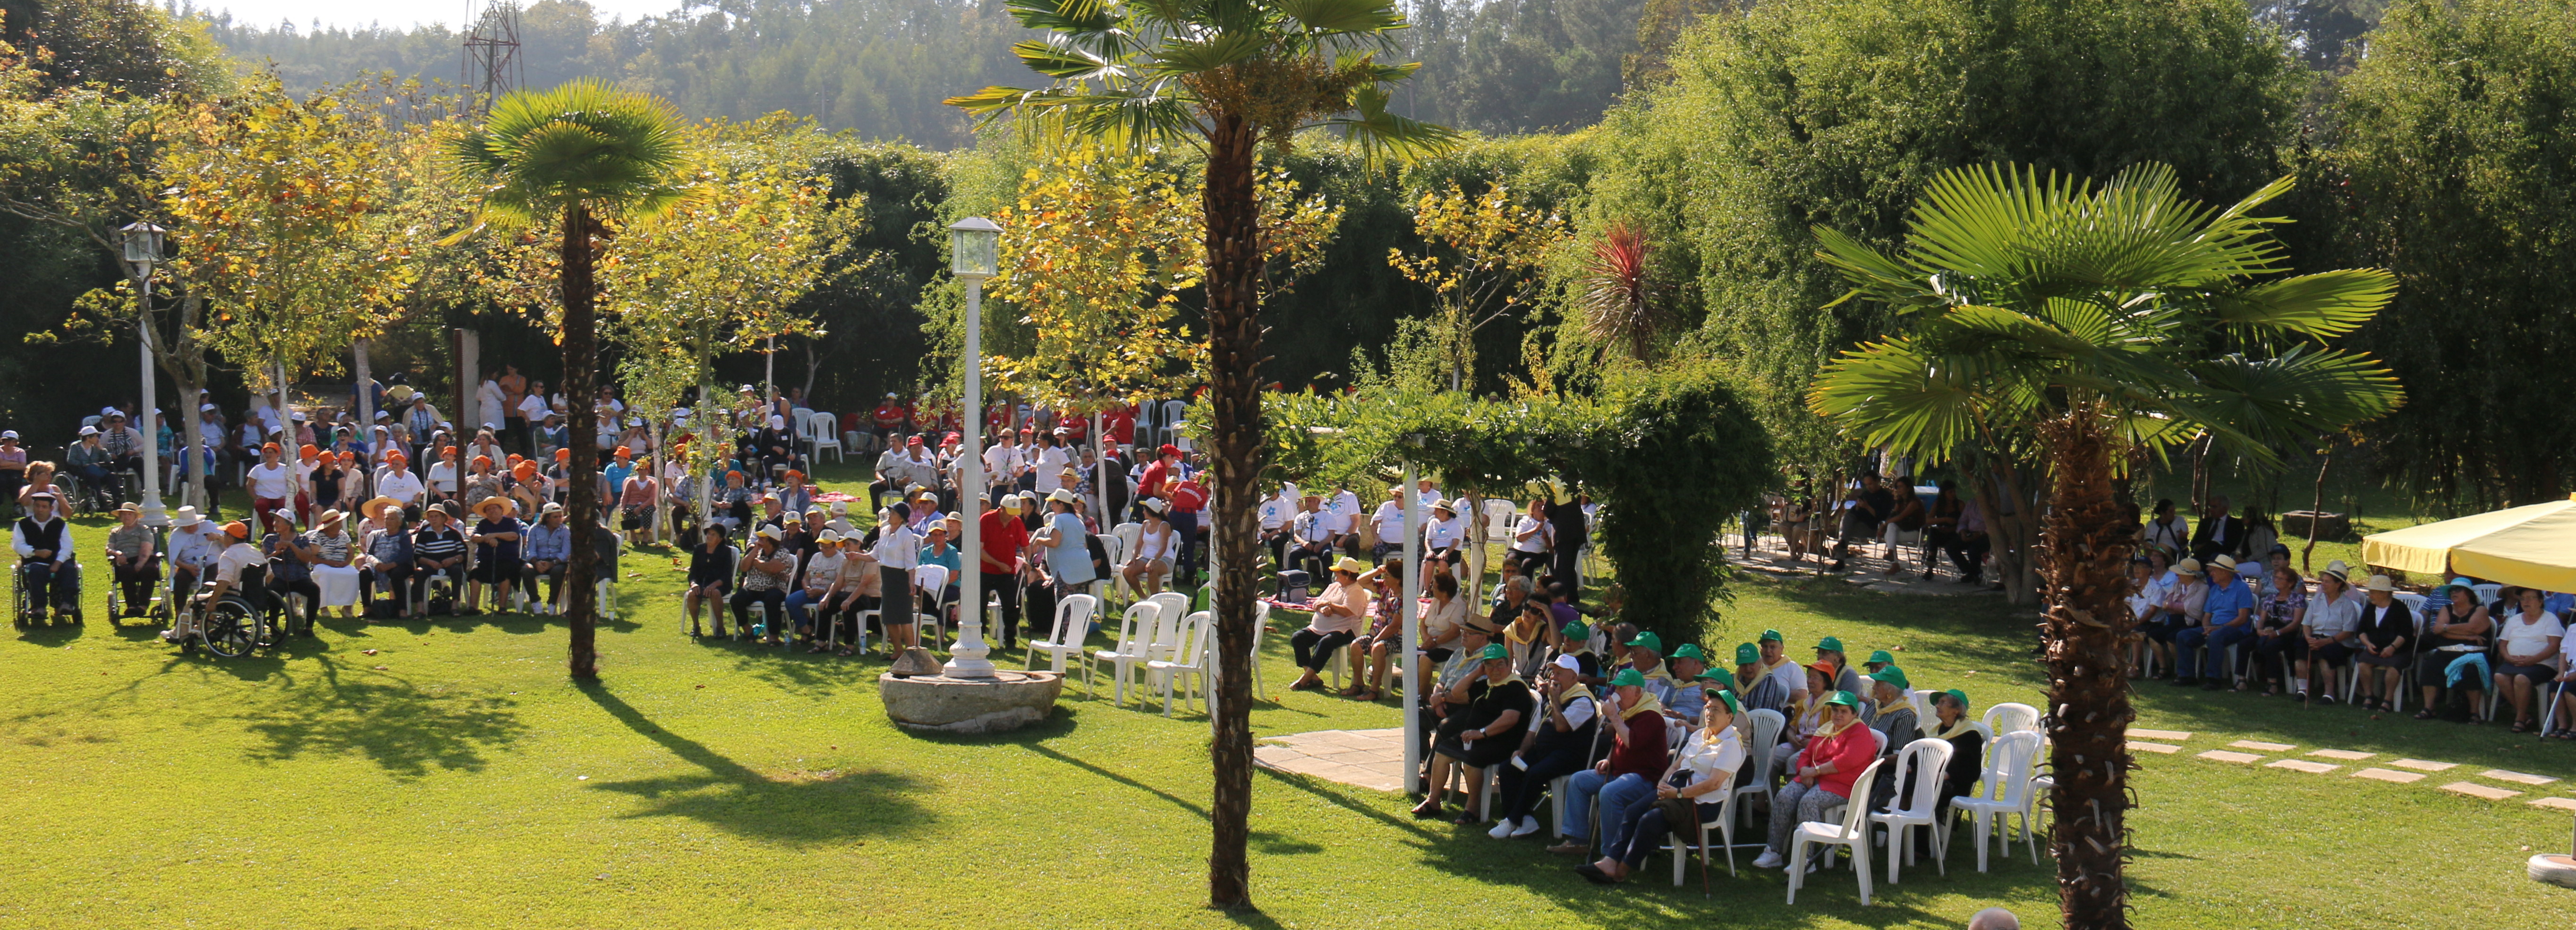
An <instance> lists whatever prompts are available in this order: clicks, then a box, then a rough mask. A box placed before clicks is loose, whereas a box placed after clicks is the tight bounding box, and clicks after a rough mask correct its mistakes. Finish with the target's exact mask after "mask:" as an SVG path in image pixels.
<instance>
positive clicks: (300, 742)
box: [240, 656, 529, 780]
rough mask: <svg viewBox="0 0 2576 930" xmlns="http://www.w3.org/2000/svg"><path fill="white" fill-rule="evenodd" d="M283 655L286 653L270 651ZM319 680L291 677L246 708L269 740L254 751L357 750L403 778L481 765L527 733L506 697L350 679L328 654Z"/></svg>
mask: <svg viewBox="0 0 2576 930" xmlns="http://www.w3.org/2000/svg"><path fill="white" fill-rule="evenodd" d="M269 661H271V662H276V663H281V664H282V662H283V660H282V659H271V660H269ZM315 664H316V668H317V669H318V670H319V671H318V674H319V676H320V679H321V681H320V683H319V684H315V685H300V684H298V683H297V682H294V681H292V680H290V681H288V682H285V683H284V686H283V687H280V688H277V689H275V690H274V695H275V696H274V697H273V698H272V699H271V700H269V701H268V702H267V703H265V704H262V705H259V706H257V707H255V708H254V709H253V710H252V711H251V712H249V713H246V714H242V715H240V716H241V717H242V718H243V719H245V720H247V721H248V724H247V726H246V727H245V729H247V730H248V731H250V732H251V733H252V734H255V735H257V736H259V737H261V738H262V739H265V740H266V741H267V745H266V746H263V747H260V748H257V749H254V750H252V751H251V753H250V756H251V758H252V759H254V760H257V761H263V762H275V761H284V760H288V759H293V758H296V757H298V756H301V755H304V754H305V753H308V752H321V753H338V754H352V753H354V754H358V755H364V756H366V757H367V758H368V759H370V760H372V761H374V762H375V763H376V765H377V767H379V768H381V769H383V770H384V771H385V772H386V773H387V774H390V775H392V776H394V777H395V778H398V779H404V780H410V779H417V778H421V777H423V776H426V775H428V774H429V773H430V771H431V770H433V769H437V770H447V771H466V772H476V771H481V770H482V769H483V767H484V766H485V765H486V764H487V761H488V760H487V759H486V757H485V753H486V752H488V751H492V750H496V749H506V748H508V747H509V746H511V745H512V744H514V743H516V742H518V741H519V740H520V739H521V738H523V737H525V736H526V735H527V734H528V732H529V728H528V726H527V725H526V724H524V723H522V722H520V720H519V715H518V712H517V706H518V702H517V701H513V700H511V699H509V698H507V697H496V696H478V695H472V694H444V693H439V692H436V691H424V690H422V689H421V688H420V687H418V686H416V685H414V684H413V683H411V682H410V681H407V680H405V679H402V678H400V677H398V676H395V675H391V674H388V673H384V672H372V671H370V672H367V673H364V674H365V675H366V676H367V678H369V679H379V680H350V678H349V677H346V676H344V675H343V674H342V669H341V667H340V663H338V662H336V661H334V660H333V659H331V658H330V657H329V656H319V657H317V661H316V663H315Z"/></svg>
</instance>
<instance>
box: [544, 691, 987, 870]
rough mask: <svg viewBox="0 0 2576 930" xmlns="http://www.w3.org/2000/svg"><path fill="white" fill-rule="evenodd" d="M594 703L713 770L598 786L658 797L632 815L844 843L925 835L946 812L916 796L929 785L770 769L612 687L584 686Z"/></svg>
mask: <svg viewBox="0 0 2576 930" xmlns="http://www.w3.org/2000/svg"><path fill="white" fill-rule="evenodd" d="M576 687H577V688H578V690H580V691H581V693H582V694H583V696H585V697H588V698H589V699H590V700H591V703H594V704H597V705H599V708H600V709H601V710H604V711H607V712H608V715H609V716H611V717H615V718H617V720H618V722H620V723H623V724H625V725H626V726H627V728H628V729H631V730H634V731H635V732H636V733H637V734H639V735H641V736H643V737H644V738H646V739H650V740H652V741H653V742H655V743H657V744H659V745H661V747H662V748H664V749H666V750H669V751H670V753H671V754H672V755H674V756H678V757H679V758H680V759H681V760H682V761H685V762H687V763H689V764H691V765H695V766H697V767H699V768H701V769H704V770H705V772H704V773H702V774H693V775H676V776H671V777H667V778H645V779H637V780H633V781H623V782H593V783H592V784H593V786H595V787H597V788H599V789H602V790H606V791H615V792H619V793H621V794H630V795H634V796H635V797H637V798H639V799H642V800H645V801H648V802H651V805H650V806H649V807H647V808H646V809H644V810H640V811H636V812H634V813H630V814H627V815H625V816H628V817H686V818H689V819H691V820H696V821H699V822H702V823H705V824H708V825H710V826H713V827H716V828H718V829H722V830H726V831H729V832H733V833H736V834H741V835H746V836H757V837H760V838H763V839H769V840H777V841H783V842H789V843H822V842H837V841H841V840H848V839H852V838H857V837H868V836H888V835H899V834H909V833H915V832H919V831H921V830H924V829H929V828H933V827H936V826H937V825H938V819H939V818H938V815H937V813H936V812H934V811H932V810H931V809H930V808H927V807H924V806H922V805H921V804H920V803H919V802H918V801H917V800H915V799H916V798H918V797H919V796H920V795H921V793H922V791H923V790H924V789H925V788H926V787H927V786H925V785H923V784H922V783H921V782H920V781H919V780H918V779H914V778H910V777H907V776H903V775H897V774H892V773H887V772H857V771H822V772H793V773H784V774H781V775H777V776H772V775H768V774H763V773H761V772H757V771H754V770H752V769H751V768H749V767H747V766H744V765H743V764H741V763H739V762H735V761H734V760H732V759H730V758H727V757H725V755H724V754H722V753H719V752H716V751H715V750H713V749H709V748H707V747H706V745H705V744H702V743H699V742H697V741H695V740H691V739H689V738H687V737H684V736H681V735H679V734H676V733H672V732H670V731H668V730H665V729H663V728H662V727H661V726H660V725H658V724H655V723H654V722H653V720H652V718H649V717H646V716H644V714H643V712H642V711H638V710H636V709H635V708H634V707H633V706H632V705H629V704H627V703H626V702H625V701H624V700H621V699H619V698H618V697H617V696H616V695H614V694H611V693H609V691H608V688H607V686H605V685H601V684H599V683H596V682H585V683H581V684H579V685H577V686H576Z"/></svg>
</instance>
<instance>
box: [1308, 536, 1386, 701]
mask: <svg viewBox="0 0 2576 930" xmlns="http://www.w3.org/2000/svg"><path fill="white" fill-rule="evenodd" d="M1370 571H1372V569H1370V568H1369V564H1368V563H1367V562H1362V561H1360V560H1358V559H1354V558H1351V557H1350V556H1343V557H1342V560H1341V561H1340V562H1336V563H1334V565H1333V583H1332V584H1330V585H1327V586H1325V588H1324V593H1323V595H1322V596H1320V597H1317V598H1315V601H1314V608H1315V616H1314V619H1313V620H1310V621H1308V622H1307V623H1306V628H1305V629H1302V630H1298V631H1297V632H1295V633H1292V634H1289V636H1288V648H1289V650H1290V651H1291V652H1293V653H1294V654H1295V657H1296V660H1297V667H1298V668H1301V669H1304V670H1305V672H1306V673H1305V674H1304V675H1301V676H1298V678H1297V680H1296V681H1295V682H1293V683H1291V684H1289V685H1288V688H1289V690H1291V691H1306V690H1311V689H1314V688H1320V687H1323V686H1324V674H1323V673H1324V667H1325V666H1326V665H1329V664H1331V663H1332V661H1333V650H1336V649H1340V648H1342V647H1344V646H1348V645H1350V644H1351V641H1352V640H1354V639H1357V638H1359V630H1360V624H1361V623H1362V622H1363V621H1365V620H1366V619H1367V618H1368V605H1369V588H1368V586H1367V585H1364V584H1361V583H1360V576H1361V575H1363V574H1366V573H1368V572H1370Z"/></svg>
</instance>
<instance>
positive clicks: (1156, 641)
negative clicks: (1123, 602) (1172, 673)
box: [1145, 591, 1196, 659]
mask: <svg viewBox="0 0 2576 930" xmlns="http://www.w3.org/2000/svg"><path fill="white" fill-rule="evenodd" d="M1146 600H1148V601H1152V602H1154V603H1156V604H1159V605H1162V608H1163V612H1162V614H1161V615H1159V616H1158V617H1157V618H1156V619H1155V622H1154V635H1153V638H1151V639H1148V640H1146V641H1145V651H1146V652H1148V653H1150V654H1151V655H1149V656H1148V658H1153V659H1169V658H1171V657H1173V656H1175V655H1178V654H1179V649H1180V640H1181V620H1182V619H1183V618H1186V617H1188V616H1189V615H1190V612H1191V611H1192V609H1193V608H1195V606H1196V605H1193V604H1191V603H1190V596H1189V595H1187V594H1183V593H1181V592H1178V591H1165V592H1163V593H1161V594H1157V595H1154V596H1153V597H1149V598H1146Z"/></svg>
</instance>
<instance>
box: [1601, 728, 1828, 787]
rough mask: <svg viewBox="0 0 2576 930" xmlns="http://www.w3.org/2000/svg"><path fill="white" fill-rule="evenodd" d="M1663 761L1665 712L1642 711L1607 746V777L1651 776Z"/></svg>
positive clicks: (1661, 769)
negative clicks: (1632, 773)
mask: <svg viewBox="0 0 2576 930" xmlns="http://www.w3.org/2000/svg"><path fill="white" fill-rule="evenodd" d="M1859 729H1864V730H1866V729H1869V728H1868V727H1860V728H1859ZM1664 762H1665V759H1664V715H1662V714H1657V713H1643V714H1638V715H1636V716H1633V717H1629V718H1628V735H1626V736H1623V737H1620V738H1619V743H1618V745H1616V746H1613V747H1611V748H1610V777H1612V778H1617V777H1619V776H1621V775H1625V774H1628V773H1630V772H1635V773H1637V775H1638V776H1639V777H1641V778H1647V779H1653V778H1655V777H1658V776H1660V775H1662V774H1663V773H1664ZM1855 774H1857V773H1855ZM1843 794H1844V795H1845V796H1846V797H1848V796H1849V795H1850V794H1851V783H1850V782H1844V783H1843Z"/></svg>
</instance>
